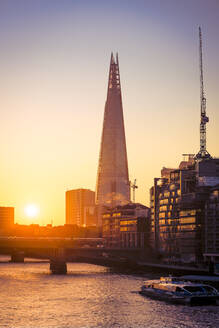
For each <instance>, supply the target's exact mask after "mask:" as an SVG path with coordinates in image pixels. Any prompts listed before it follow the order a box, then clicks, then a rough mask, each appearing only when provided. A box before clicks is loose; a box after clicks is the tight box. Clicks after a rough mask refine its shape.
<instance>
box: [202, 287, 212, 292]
mask: <svg viewBox="0 0 219 328" xmlns="http://www.w3.org/2000/svg"><path fill="white" fill-rule="evenodd" d="M202 288H203V289H204V290H205V291H206V292H207V293H214V292H215V289H214V288H212V287H210V286H203V287H202Z"/></svg>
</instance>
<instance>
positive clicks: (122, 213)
mask: <svg viewBox="0 0 219 328" xmlns="http://www.w3.org/2000/svg"><path fill="white" fill-rule="evenodd" d="M102 220H103V238H104V243H105V246H106V247H109V248H138V249H140V248H142V249H144V248H149V247H150V209H149V208H148V207H146V206H144V205H142V204H138V203H137V204H136V203H130V204H127V205H124V206H120V205H118V206H116V207H114V208H108V209H106V210H105V211H104V213H103V215H102Z"/></svg>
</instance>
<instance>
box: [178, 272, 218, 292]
mask: <svg viewBox="0 0 219 328" xmlns="http://www.w3.org/2000/svg"><path fill="white" fill-rule="evenodd" d="M179 279H180V280H181V281H190V282H194V283H198V284H200V283H201V284H206V285H210V286H213V287H214V288H216V289H217V290H219V277H218V276H200V275H185V276H181V277H179Z"/></svg>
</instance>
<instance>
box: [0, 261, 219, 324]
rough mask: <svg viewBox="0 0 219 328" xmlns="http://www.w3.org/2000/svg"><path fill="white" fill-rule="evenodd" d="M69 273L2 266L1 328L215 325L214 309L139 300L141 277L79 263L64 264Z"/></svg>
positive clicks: (38, 266) (30, 266)
mask: <svg viewBox="0 0 219 328" xmlns="http://www.w3.org/2000/svg"><path fill="white" fill-rule="evenodd" d="M68 271H69V274H67V275H66V276H55V275H51V274H50V273H49V264H48V263H38V264H37V263H25V264H14V263H1V264H0V285H1V299H0V311H1V325H0V326H1V327H10V328H11V327H16V328H21V327H22V328H30V327H37V328H38V327H41V328H50V327H58V328H62V327H63V328H64V327H65V328H66V327H69V328H70V327H71V328H79V327H86V328H91V327H92V328H96V327H120V328H128V327H130V328H136V327H140V328H142V327H150V328H158V327H159V328H160V327H161V328H165V327H168V328H178V327H186V328H188V327H191V328H197V327H201V328H206V327H209V328H210V327H212V328H213V327H214V328H215V327H217V326H218V325H219V314H218V307H216V306H207V307H188V306H183V305H178V306H176V305H172V304H166V303H164V302H161V301H157V300H152V299H149V298H147V297H143V296H142V295H139V294H138V290H139V289H140V286H141V284H142V281H143V280H144V279H145V277H142V276H141V275H137V274H136V275H130V274H124V273H123V274H121V273H119V272H115V271H114V272H112V270H111V271H110V270H108V269H106V268H104V267H101V266H94V265H89V264H78V263H77V264H74V263H70V264H68ZM153 277H154V276H151V275H150V276H149V277H148V278H153Z"/></svg>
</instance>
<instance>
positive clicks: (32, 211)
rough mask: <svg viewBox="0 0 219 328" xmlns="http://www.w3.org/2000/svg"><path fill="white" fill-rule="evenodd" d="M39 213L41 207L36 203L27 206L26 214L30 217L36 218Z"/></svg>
mask: <svg viewBox="0 0 219 328" xmlns="http://www.w3.org/2000/svg"><path fill="white" fill-rule="evenodd" d="M38 213H39V208H38V207H37V206H36V205H35V204H28V205H27V206H26V207H25V214H26V215H27V216H28V217H29V218H36V216H37V214H38Z"/></svg>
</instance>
